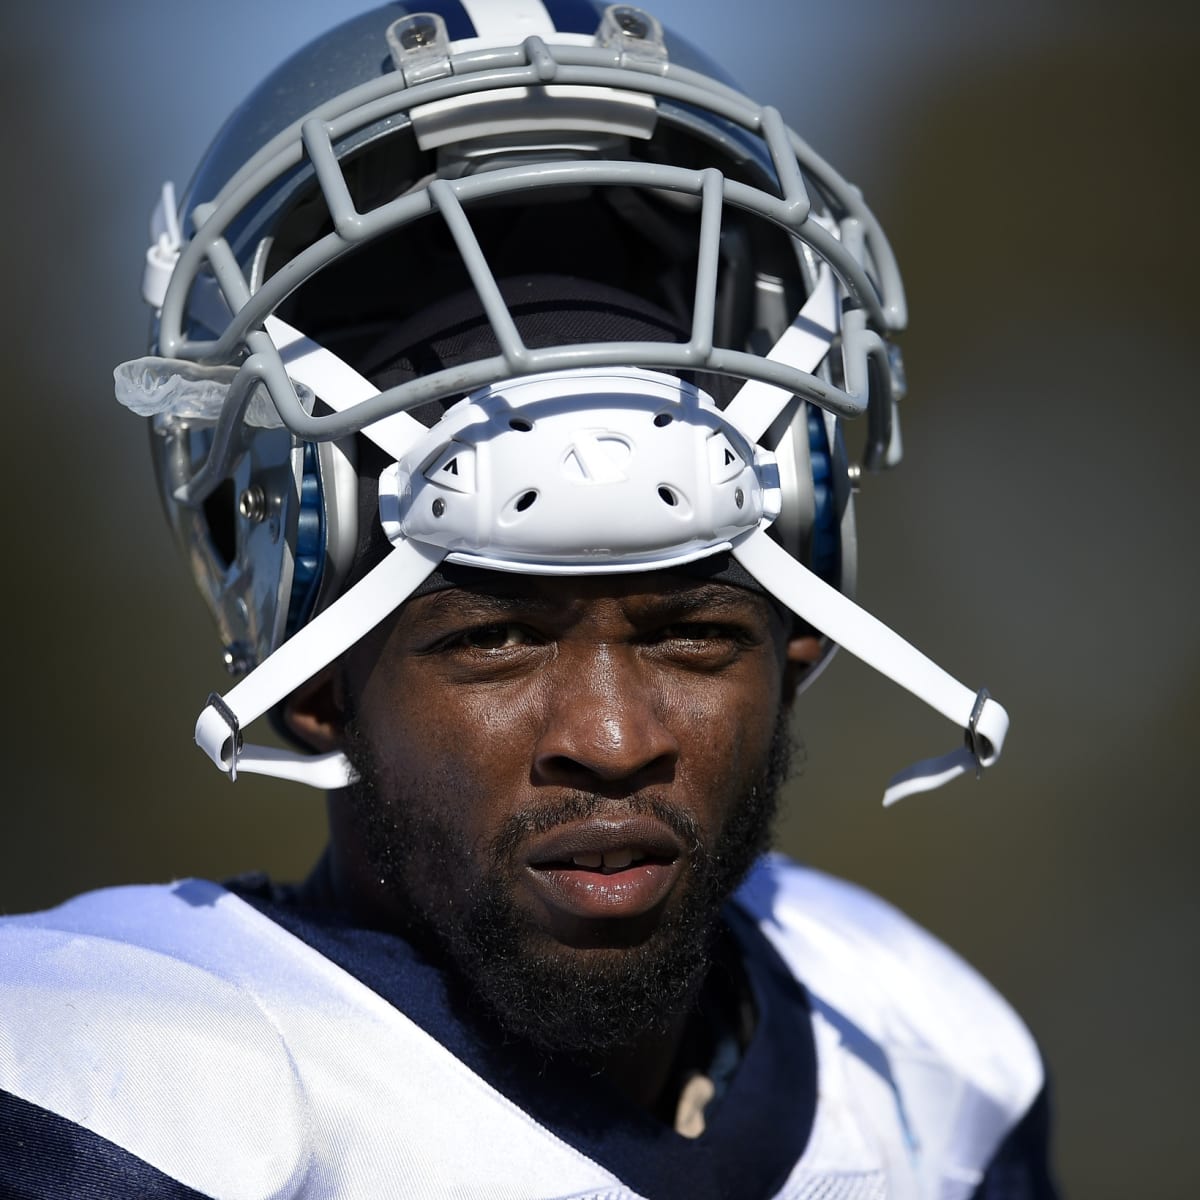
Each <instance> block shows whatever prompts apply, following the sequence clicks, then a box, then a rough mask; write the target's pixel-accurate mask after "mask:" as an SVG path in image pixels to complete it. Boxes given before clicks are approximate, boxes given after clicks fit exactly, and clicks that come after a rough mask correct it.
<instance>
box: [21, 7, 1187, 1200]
mask: <svg viewBox="0 0 1200 1200" xmlns="http://www.w3.org/2000/svg"><path fill="white" fill-rule="evenodd" d="M369 6H370V5H369V4H366V3H351V2H350V0H346V2H345V3H334V2H332V0H331V2H329V3H325V4H318V3H311V2H310V3H302V2H299V0H292V2H291V3H285V2H284V0H269V2H267V0H260V2H258V3H255V4H253V5H245V6H243V5H242V4H240V3H236V2H235V0H209V2H208V3H206V4H204V5H184V4H180V3H164V2H162V0H159V2H157V3H152V2H151V0H125V2H119V0H118V2H114V3H109V4H106V5H103V6H95V5H85V4H83V3H79V2H77V0H76V2H68V0H45V2H43V3H41V4H39V5H38V6H36V7H32V6H30V7H26V8H23V9H21V10H20V11H17V12H13V11H9V12H7V13H6V15H5V18H4V34H5V36H4V37H3V38H2V39H0V63H2V66H3V70H2V72H0V89H2V90H3V98H4V102H5V104H4V112H5V119H4V122H3V127H2V132H0V138H2V139H3V149H4V163H5V166H4V175H3V186H2V187H0V205H2V208H3V218H4V225H3V228H4V231H5V232H4V236H3V238H2V239H0V255H2V256H3V279H4V287H3V300H2V302H3V306H4V325H3V328H4V330H5V331H6V336H5V338H4V341H3V347H4V349H3V363H4V368H5V376H6V378H7V379H8V384H7V394H8V401H7V409H8V411H9V413H10V418H9V426H8V428H9V434H8V435H7V437H6V438H5V441H4V452H5V460H6V464H7V465H6V471H5V478H6V480H7V484H6V488H5V490H6V494H7V497H8V499H7V503H6V518H5V526H6V530H7V537H8V545H9V550H8V552H7V555H6V558H7V566H6V570H5V578H6V580H7V583H6V585H5V586H4V606H5V628H6V629H7V630H8V638H7V653H6V664H5V665H6V668H7V670H6V674H7V677H8V680H9V683H8V687H7V689H6V695H5V700H4V727H5V728H6V729H7V731H8V734H7V744H8V746H9V754H10V756H11V757H10V760H9V767H8V768H7V772H6V774H7V781H6V784H5V788H4V796H5V800H4V810H3V813H4V819H3V825H2V827H0V828H2V833H0V910H2V911H9V912H13V911H20V910H23V909H27V908H33V907H38V906H43V905H47V904H51V903H53V902H55V901H57V900H59V899H61V898H63V897H65V896H66V895H68V894H70V893H72V892H75V891H78V890H81V889H84V888H89V887H95V886H98V885H102V884H107V883H116V882H122V881H129V880H145V879H165V878H169V877H173V876H180V875H187V874H203V875H210V876H217V877H222V876H225V875H229V874H231V873H234V872H237V871H241V870H245V869H250V868H255V867H263V868H267V869H269V870H270V871H272V872H273V873H275V874H277V875H281V876H294V875H296V874H298V873H300V872H303V871H304V870H305V869H306V867H307V865H308V864H309V862H310V861H311V860H312V859H313V857H314V856H315V854H316V853H317V851H318V849H319V847H320V845H321V839H322V802H321V800H320V798H319V797H317V796H316V795H315V794H309V793H307V792H305V791H304V790H302V789H291V788H288V787H286V786H284V785H272V784H269V783H264V782H262V781H258V780H254V779H246V780H244V781H243V782H241V783H239V784H238V785H236V786H234V787H231V786H230V785H229V784H228V783H227V782H226V781H225V780H223V779H222V778H221V777H220V776H219V775H218V774H217V773H216V772H215V771H213V770H212V768H211V767H210V766H209V765H208V763H207V760H205V759H204V758H203V757H202V756H201V755H200V754H199V752H197V751H196V750H195V749H194V748H193V747H192V746H191V726H192V723H193V720H194V718H195V715H196V713H197V711H198V709H199V707H200V706H201V704H202V702H203V699H204V697H205V695H206V694H207V693H208V692H209V691H210V690H212V689H213V688H220V687H223V686H224V685H225V682H226V681H225V679H224V676H223V671H222V669H221V667H220V665H219V659H218V646H217V643H216V640H215V638H214V637H213V635H212V632H211V629H210V626H209V622H208V618H207V615H206V613H205V612H204V611H203V609H202V606H201V603H200V600H199V598H198V596H196V595H194V594H193V592H192V590H191V587H190V584H189V582H188V580H187V579H186V578H185V573H184V570H183V568H182V564H181V563H180V561H178V559H177V557H176V554H175V551H174V548H173V546H172V545H171V543H170V541H169V538H168V535H167V531H166V526H165V524H164V522H162V520H161V519H160V516H159V513H158V511H157V502H156V499H155V494H154V491H153V487H152V481H151V478H150V470H149V462H148V456H147V455H146V453H145V445H144V442H145V433H144V430H143V429H142V428H141V427H140V425H139V423H138V422H137V421H135V420H134V419H133V418H132V417H130V416H128V415H127V414H125V413H124V412H122V411H121V410H119V409H118V408H117V406H116V404H115V402H114V401H113V400H112V398H111V376H110V372H111V368H112V366H113V365H114V364H115V363H116V362H118V361H120V360H122V359H124V358H129V357H134V356H136V355H137V354H139V353H141V352H142V349H143V345H144V338H145V328H146V314H145V313H144V311H143V309H142V306H141V303H140V300H139V282H140V277H141V260H142V254H143V251H144V248H145V246H146V244H147V238H146V232H145V230H146V221H147V218H148V215H149V211H150V208H151V206H152V204H153V202H154V200H155V198H156V194H157V190H158V187H159V185H160V183H161V181H162V180H163V179H165V178H172V179H174V180H175V181H176V182H177V183H178V184H180V185H182V184H183V183H184V182H185V181H186V178H187V176H188V174H189V172H190V170H191V168H192V167H193V166H194V165H195V162H196V161H197V159H198V157H199V155H200V153H201V152H202V150H203V147H204V145H205V144H206V142H207V140H208V138H209V137H210V136H211V134H212V133H213V132H214V131H215V129H216V127H217V125H218V124H219V122H220V121H221V120H222V119H223V118H224V116H225V115H226V114H227V113H228V112H229V110H230V109H231V108H232V107H233V106H234V105H235V104H236V103H237V102H238V101H239V100H240V99H241V98H242V96H243V95H244V94H245V93H246V92H247V91H248V90H249V88H250V86H252V84H253V83H254V82H255V81H256V80H257V79H258V78H259V77H260V76H261V74H262V73H264V72H265V71H266V70H268V69H269V68H270V67H272V66H274V65H275V63H277V62H278V61H279V60H280V59H281V58H282V57H283V56H284V54H285V53H287V52H288V51H290V50H291V49H293V48H295V47H296V46H298V45H300V44H301V43H303V42H304V41H306V40H308V38H309V37H311V36H312V35H313V34H315V33H316V32H318V31H320V30H321V29H322V28H324V27H326V26H328V25H330V24H333V23H335V22H336V21H337V20H338V19H340V18H341V17H343V16H346V15H350V14H352V13H353V12H356V11H360V10H361V9H363V8H366V7H369ZM654 11H656V12H657V13H658V14H659V15H660V16H661V17H663V19H664V20H666V21H667V22H668V23H669V24H672V25H674V26H675V27H677V28H680V29H681V30H683V31H685V32H687V33H688V34H689V36H690V37H691V38H692V40H693V41H695V42H697V43H698V44H700V45H701V46H702V47H704V48H705V49H707V50H708V51H709V52H710V53H712V54H714V55H717V56H719V57H721V58H722V59H723V60H724V61H725V62H726V64H727V65H728V67H729V69H730V70H731V71H732V72H733V74H734V75H735V76H736V77H738V78H740V79H741V80H743V81H744V82H745V83H746V85H747V86H748V87H749V88H750V89H751V90H752V91H753V92H754V94H755V95H756V96H757V98H758V99H760V100H764V101H770V102H772V103H775V104H777V105H778V106H779V107H780V108H782V109H783V111H784V113H785V115H786V116H787V117H788V118H789V120H790V121H791V123H792V124H793V125H794V126H795V127H796V128H798V129H799V130H800V131H801V132H802V133H803V134H804V135H805V136H806V137H807V138H808V140H809V141H810V142H811V143H812V144H813V145H814V146H815V147H816V148H817V149H818V150H819V151H820V152H822V153H823V154H825V155H827V156H828V157H829V158H830V159H831V160H832V161H833V162H834V163H835V164H836V165H837V166H838V168H839V169H840V170H841V171H842V172H843V173H844V174H846V175H847V176H849V177H850V178H851V179H854V180H855V181H856V182H857V183H859V184H860V185H861V186H862V187H863V189H864V191H865V193H866V195H867V198H868V200H869V201H870V202H871V203H872V205H873V207H874V208H875V210H876V212H877V213H878V214H879V215H880V217H881V218H882V220H883V222H884V225H885V228H886V229H887V230H888V232H889V234H890V236H891V238H892V241H893V244H894V246H895V248H896V251H897V254H898V256H899V258H900V262H901V266H902V268H903V269H904V272H905V277H906V281H907V284H908V288H909V298H910V305H911V311H912V328H911V331H910V333H909V334H908V335H906V337H905V339H904V349H905V354H906V360H907V364H908V371H909V384H910V397H909V400H908V401H907V403H906V406H905V411H904V421H905V426H904V429H905V435H906V445H907V458H906V461H905V464H904V466H903V468H902V470H900V471H899V472H896V473H894V474H893V475H892V476H890V477H886V478H878V479H871V480H869V481H868V483H867V486H866V487H865V489H864V491H863V493H862V495H861V496H860V504H859V528H860V536H861V541H862V569H861V586H860V597H861V598H862V599H863V600H864V601H865V603H866V604H867V605H868V607H870V608H871V609H872V610H873V611H874V612H876V613H877V614H878V615H879V616H881V617H882V618H883V619H885V620H886V621H888V622H890V623H892V624H894V625H895V626H896V627H897V628H898V629H899V630H900V631H902V632H903V633H904V634H906V635H907V636H908V637H910V638H911V639H912V640H913V641H914V642H915V643H916V644H917V645H918V646H920V647H922V648H923V649H925V650H927V651H928V652H929V653H931V654H932V655H933V656H934V657H935V658H936V659H937V660H938V661H940V662H942V663H943V664H944V665H945V666H946V667H947V668H948V669H950V670H951V671H953V672H955V673H957V674H958V675H959V677H960V678H963V679H965V680H967V681H968V682H972V683H973V682H977V681H978V682H983V683H986V684H987V685H988V687H989V688H990V689H991V690H992V692H993V693H994V694H995V695H996V696H998V697H999V698H1001V699H1002V700H1003V701H1004V703H1005V704H1006V706H1007V707H1008V708H1009V711H1010V712H1011V714H1012V717H1013V728H1012V733H1011V737H1010V741H1009V748H1008V749H1007V750H1006V754H1005V759H1004V762H1003V764H1002V766H1001V767H1000V768H999V769H997V770H996V771H995V772H993V773H992V774H990V775H989V776H988V778H987V779H986V780H985V781H983V782H982V783H981V784H978V785H971V784H968V783H960V784H958V785H957V786H955V787H954V788H952V789H951V790H948V791H944V792H941V793H936V794H934V795H932V796H926V797H917V798H914V799H911V800H909V801H906V802H905V803H904V804H902V805H901V806H900V807H899V808H897V809H895V810H892V811H888V812H884V811H882V810H881V809H880V807H879V796H880V794H881V792H882V788H883V785H884V783H885V781H886V779H887V777H888V775H889V774H890V773H891V771H892V770H894V769H895V768H897V767H899V766H901V765H904V764H906V763H908V762H911V761H912V760H913V759H914V758H917V757H922V756H924V755H926V754H930V753H936V752H940V751H941V750H943V749H946V748H948V746H949V745H950V742H948V741H947V738H948V737H949V738H951V739H952V738H953V736H954V735H953V732H952V731H951V730H949V728H948V726H946V725H945V724H944V723H943V722H942V721H941V720H940V719H939V718H937V717H936V716H933V715H931V714H930V713H928V712H927V711H925V710H924V709H923V708H922V706H920V705H919V704H917V703H915V702H913V701H911V700H910V699H908V698H907V697H906V696H905V695H904V694H903V693H901V692H900V691H899V690H898V689H897V688H895V687H894V686H893V685H891V684H889V683H887V682H886V681H884V680H883V679H882V678H881V677H879V676H876V675H874V674H873V673H872V672H871V671H870V670H868V669H867V668H865V667H862V666H861V665H859V664H858V663H856V662H855V661H854V660H852V659H851V658H850V657H849V656H848V655H843V656H839V657H838V659H837V660H835V662H834V663H833V665H832V666H831V668H830V669H829V671H828V672H827V674H826V675H825V676H824V677H823V678H822V679H821V680H820V681H819V683H818V684H817V685H816V686H815V687H814V688H813V689H812V691H811V692H809V693H806V694H805V696H804V697H803V698H802V700H801V703H800V705H799V714H798V718H797V720H798V726H799V729H800V731H801V732H802V734H803V736H804V739H805V741H806V743H807V745H808V755H807V764H806V766H805V769H804V771H803V773H802V774H801V775H800V776H799V777H798V778H797V779H796V780H795V782H794V783H793V785H792V787H791V800H790V805H789V808H788V813H787V817H786V819H785V821H784V823H783V826H782V828H781V831H780V842H781V844H782V845H783V846H784V847H785V848H786V849H788V850H789V851H791V852H792V853H794V854H796V855H798V856H800V857H802V858H804V859H806V860H808V861H810V862H812V863H814V864H816V865H819V866H822V867H824V868H826V869H829V870H831V871H834V872H837V873H840V874H842V875H846V876H848V877H850V878H853V879H856V880H859V881H861V882H863V883H865V884H866V885H868V886H870V887H872V888H874V889H875V890H877V891H879V892H881V893H882V894H883V895H885V896H887V897H888V898H890V899H892V900H893V901H895V902H897V903H898V904H900V905H901V906H903V907H904V908H906V909H907V910H908V911H909V912H911V913H912V914H913V915H914V916H915V917H917V918H918V919H919V920H921V921H923V922H924V923H925V924H927V925H928V926H929V927H930V928H931V929H933V930H934V931H935V932H937V933H938V934H939V935H940V936H942V937H943V938H945V939H946V940H947V941H949V942H950V943H951V944H952V945H954V946H955V947H956V948H958V949H959V950H960V951H962V952H963V953H965V954H966V955H967V956H968V957H969V958H970V959H971V960H972V961H974V962H975V963H976V964H977V965H978V966H979V967H980V968H981V969H982V970H983V971H984V972H985V973H986V974H987V975H988V976H989V977H991V978H992V979H993V980H994V981H995V982H996V983H997V984H998V985H999V986H1000V987H1001V989H1002V990H1003V991H1005V992H1006V994H1007V995H1008V996H1009V997H1010V998H1011V999H1012V1000H1013V1001H1014V1002H1015V1003H1016V1004H1017V1006H1018V1007H1019V1008H1020V1009H1021V1010H1022V1012H1023V1013H1024V1014H1025V1015H1026V1017H1027V1018H1028V1020H1029V1021H1030V1023H1031V1025H1032V1026H1033V1028H1034V1030H1035V1032H1036V1033H1037V1035H1038V1037H1039V1039H1040V1040H1041V1042H1042V1044H1043V1047H1044V1049H1045V1051H1046V1053H1047V1056H1048V1058H1049V1060H1050V1064H1051V1067H1052V1070H1053V1072H1054V1078H1055V1083H1056V1090H1057V1101H1058V1161H1059V1170H1060V1175H1061V1177H1062V1180H1063V1182H1064V1184H1065V1185H1066V1188H1067V1190H1068V1192H1069V1193H1070V1195H1072V1196H1074V1197H1076V1198H1079V1197H1088V1198H1105V1197H1112V1198H1118V1197H1121V1198H1127V1197H1135V1196H1136V1197H1141V1196H1154V1197H1163V1198H1173V1197H1179V1198H1184V1197H1190V1196H1193V1195H1195V1194H1196V1192H1197V1188H1196V1184H1195V1183H1194V1182H1193V1177H1194V1176H1196V1175H1197V1174H1200V1169H1198V1168H1197V1166H1196V1163H1195V1155H1194V1151H1193V1146H1194V1142H1195V1136H1194V1132H1193V1127H1194V1125H1195V1124H1196V1118H1197V1117H1198V1116H1200V1112H1198V1108H1200V1105H1198V1104H1197V1101H1196V1099H1195V1097H1196V1091H1197V1085H1196V1079H1197V1071H1198V1070H1200V1061H1197V1060H1198V1055H1197V1036H1196V1034H1195V1033H1194V1031H1193V1021H1194V1013H1195V1011H1196V1009H1197V1006H1198V1001H1200V995H1198V988H1197V982H1198V975H1200V971H1198V963H1197V940H1198V938H1197V934H1198V929H1200V923H1198V921H1197V917H1198V911H1197V910H1198V907H1200V905H1198V898H1200V888H1198V887H1197V883H1196V869H1195V857H1196V848H1197V840H1198V839H1197V835H1198V833H1200V821H1198V819H1197V816H1196V810H1195V806H1194V805H1193V803H1192V802H1193V800H1194V798H1195V796H1196V793H1197V787H1196V782H1195V778H1196V768H1195V761H1196V749H1195V743H1194V742H1193V741H1192V739H1193V738H1195V737H1196V736H1197V734H1196V731H1195V722H1196V720H1197V717H1198V716H1200V620H1198V619H1197V615H1196V608H1197V601H1198V599H1200V587H1198V586H1197V575H1198V568H1197V554H1196V542H1197V534H1196V524H1197V518H1198V517H1200V504H1198V502H1197V495H1196V484H1195V479H1196V468H1195V465H1194V460H1195V454H1196V445H1197V441H1198V438H1200V396H1198V395H1197V388H1196V384H1195V376H1196V372H1195V369H1194V368H1192V367H1191V364H1190V363H1188V362H1187V361H1186V360H1187V358H1189V357H1190V356H1191V353H1192V352H1191V350H1190V349H1189V347H1190V346H1191V345H1192V342H1193V339H1194V336H1195V334H1194V329H1195V324H1196V318H1197V316H1198V315H1200V311H1198V306H1197V303H1196V300H1195V288H1196V279H1197V276H1198V268H1200V261H1198V258H1200V256H1198V254H1197V248H1196V246H1197V238H1196V233H1195V215H1194V210H1195V195H1196V182H1197V180H1196V168H1195V156H1196V142H1197V131H1198V128H1200V125H1198V123H1197V119H1196V118H1197V106H1196V100H1195V87H1194V83H1193V82H1192V80H1193V76H1194V64H1195V62H1196V61H1197V59H1198V57H1200V21H1198V19H1197V18H1196V17H1195V15H1194V13H1192V11H1191V10H1189V15H1188V16H1186V17H1184V16H1182V15H1180V14H1179V13H1178V12H1176V11H1175V9H1174V7H1171V8H1168V7H1165V6H1164V7H1161V8H1160V7H1156V6H1155V5H1154V4H1145V3H1143V4H1139V5H1136V6H1133V5H1112V6H1106V5H1104V4H1099V3H1091V4H1078V5H1073V4H1064V3H1060V4H1034V3H1029V2H1027V0H1023V2H1018V3H1010V4H1008V5H1006V6H1005V7H1004V8H1003V10H1002V11H1001V10H1000V9H999V8H998V7H997V6H993V5H974V6H969V7H968V6H966V5H951V4H943V5H935V4H931V3H907V4H903V5H901V4H896V3H890V4H889V3H883V2H882V0H864V2H862V3H856V4H847V3H839V2H838V0H811V2H808V3H797V2H794V0H786V2H785V0H778V2H773V0H739V3H737V4H736V5H733V4H718V3H714V2H712V0H692V2H691V3H689V2H688V0H662V2H661V3H659V4H657V5H656V6H655V7H654Z"/></svg>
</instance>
